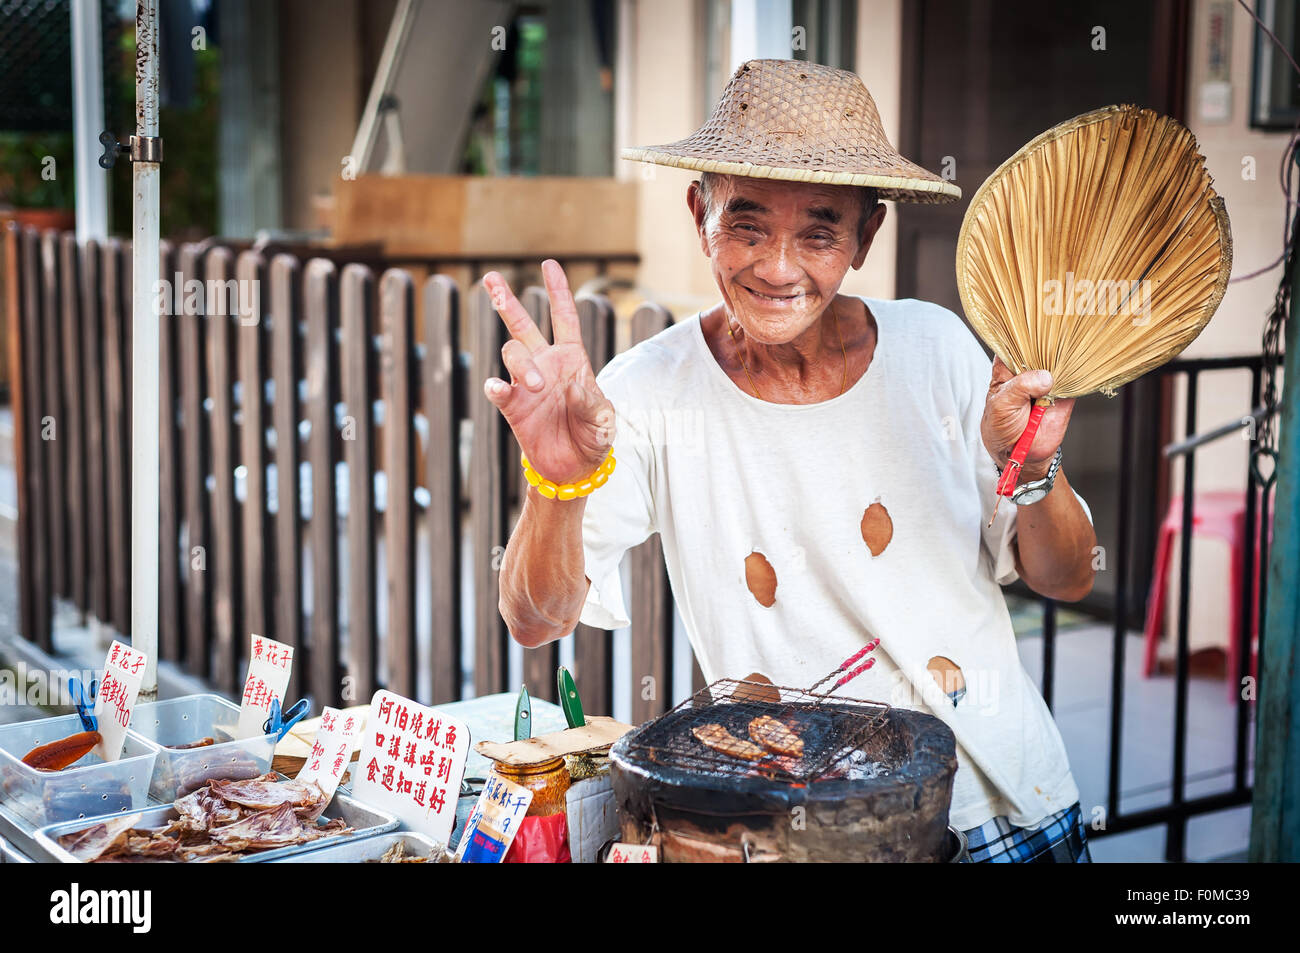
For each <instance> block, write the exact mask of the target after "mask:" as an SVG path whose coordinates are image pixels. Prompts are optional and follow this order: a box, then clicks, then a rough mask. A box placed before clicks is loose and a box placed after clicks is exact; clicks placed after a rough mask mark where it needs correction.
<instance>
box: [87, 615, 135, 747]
mask: <svg viewBox="0 0 1300 953" xmlns="http://www.w3.org/2000/svg"><path fill="white" fill-rule="evenodd" d="M145 661H146V657H145V654H144V653H143V652H140V651H137V650H136V649H133V648H130V647H128V646H125V645H123V644H122V643H121V642H118V641H116V640H114V642H113V644H112V645H110V646H109V647H108V656H107V658H105V659H104V677H103V678H101V679H100V680H99V694H97V695H96V696H95V721H96V724H97V725H98V726H99V734H100V736H101V738H102V740H101V741H100V743H99V744H98V745H96V746H95V748H94V752H95V754H97V755H99V756H100V757H101V758H103V759H104V760H105V761H116V760H117V759H118V758H120V757H121V756H122V745H123V744H125V743H126V726H127V725H129V724H130V723H131V710H132V709H133V708H135V698H136V696H137V695H138V694H140V682H141V681H143V680H144V669H145Z"/></svg>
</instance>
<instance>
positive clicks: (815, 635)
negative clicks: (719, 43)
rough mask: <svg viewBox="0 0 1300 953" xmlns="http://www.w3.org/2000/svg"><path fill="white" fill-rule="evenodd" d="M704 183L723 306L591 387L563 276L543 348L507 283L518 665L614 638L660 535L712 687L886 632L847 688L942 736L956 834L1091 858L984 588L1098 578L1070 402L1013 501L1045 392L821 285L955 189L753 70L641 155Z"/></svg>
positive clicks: (1055, 593)
mask: <svg viewBox="0 0 1300 953" xmlns="http://www.w3.org/2000/svg"><path fill="white" fill-rule="evenodd" d="M630 157H634V158H639V159H641V160H643V161H651V162H658V163H661V164H667V165H674V166H679V167H683V168H691V169H696V170H699V171H702V172H703V173H704V174H703V175H702V176H701V177H700V179H699V180H698V181H696V182H692V183H691V185H690V187H689V189H688V190H687V195H686V200H687V205H688V207H689V209H690V212H691V215H692V217H693V219H694V223H695V229H696V234H697V237H698V241H699V243H700V248H701V250H702V251H703V252H704V254H705V255H706V256H707V257H708V258H709V261H710V263H711V265H712V270H713V275H714V278H715V280H716V282H717V286H718V291H719V292H720V294H721V298H722V300H721V301H720V302H719V303H718V304H716V305H714V306H713V307H711V308H709V309H708V310H706V311H703V312H701V313H700V314H698V315H695V316H693V317H691V318H689V319H686V320H683V321H681V322H679V323H677V324H675V325H674V326H673V327H671V328H669V329H667V330H665V331H663V332H662V333H660V334H658V335H656V336H655V337H653V338H652V339H650V340H648V341H646V342H643V343H642V344H640V345H638V346H636V347H634V348H632V349H631V350H629V351H627V352H625V353H623V354H620V355H619V356H618V357H617V358H615V359H614V360H613V361H611V362H610V364H609V365H608V366H607V367H606V368H604V370H603V371H602V372H601V374H600V375H599V377H598V378H597V377H595V376H594V375H593V373H592V369H591V365H590V363H589V361H588V358H587V355H586V353H585V351H584V350H583V346H582V343H581V337H580V334H579V327H578V316H577V311H576V310H575V307H574V303H573V298H572V296H571V295H570V292H569V289H568V285H567V283H566V281H565V277H564V274H563V272H562V271H561V269H560V267H559V266H558V265H557V264H556V263H555V262H553V261H548V262H546V263H544V265H543V274H544V277H545V282H546V287H547V292H548V294H549V296H550V299H551V319H552V325H553V327H554V342H553V343H548V342H547V341H546V340H545V339H544V338H543V337H542V335H541V333H540V332H539V330H538V329H537V327H536V325H535V324H534V323H533V322H532V321H531V319H530V318H529V316H528V314H527V312H525V311H524V309H523V308H522V307H521V306H520V304H519V302H518V301H517V300H516V299H515V297H514V295H513V294H512V293H511V291H510V289H509V287H508V286H507V285H506V283H505V281H504V280H503V279H502V278H501V276H500V275H498V274H495V273H493V274H489V275H487V276H486V278H485V279H484V281H485V284H486V286H487V288H488V290H489V292H490V293H491V295H492V297H493V301H494V303H495V305H496V307H497V310H498V312H499V313H500V315H501V317H502V319H503V320H504V321H505V322H506V324H507V326H508V327H509V329H510V333H511V340H510V341H509V342H508V343H507V344H506V346H505V347H504V348H503V350H502V356H503V358H504V362H505V366H506V368H507V369H508V370H509V372H510V376H511V381H510V382H509V383H506V382H505V381H501V380H497V379H490V380H488V381H487V382H486V383H485V385H484V390H485V393H486V395H487V397H488V399H489V400H490V401H492V403H493V404H495V405H496V406H497V407H498V408H499V409H500V410H501V412H502V414H504V416H505V418H506V420H507V421H508V423H509V425H510V427H511V428H512V429H513V431H514V434H515V436H516V437H517V438H518V440H519V444H520V446H521V447H522V448H523V451H524V456H525V458H526V461H527V468H528V472H527V476H528V481H529V484H530V488H529V490H528V493H527V499H526V501H525V503H524V507H523V512H522V515H521V517H520V520H519V523H518V525H517V526H516V527H515V529H514V532H513V534H512V535H511V538H510V543H509V546H508V547H507V549H506V554H505V558H504V562H503V567H502V571H501V601H500V608H501V613H502V615H503V616H504V618H505V620H506V622H507V624H508V626H509V629H510V631H511V633H512V634H513V636H514V638H515V639H516V640H517V641H519V642H520V643H522V644H523V645H525V646H538V645H542V644H544V643H546V642H550V641H553V640H555V639H559V638H562V637H563V636H564V635H566V634H567V633H569V632H571V631H572V630H573V627H574V625H575V623H577V622H578V621H580V620H581V621H583V622H587V623H589V624H592V625H596V626H601V627H605V628H616V627H619V626H623V625H627V624H628V616H627V609H626V607H625V605H624V600H623V592H622V586H621V583H620V579H619V562H620V560H621V557H622V555H623V553H624V552H626V551H627V549H629V548H630V547H632V546H635V545H637V544H639V543H640V542H642V541H643V540H645V539H646V538H647V537H648V536H649V535H650V534H651V533H654V532H658V533H659V534H660V536H661V539H662V543H663V550H664V556H665V560H666V562H667V568H668V574H669V579H670V582H671V585H672V590H673V596H674V599H675V601H676V605H677V607H678V609H679V610H680V612H681V615H682V619H683V621H684V622H685V626H686V631H687V633H688V635H689V637H690V640H691V644H692V646H693V648H694V650H695V654H696V657H697V658H698V660H699V664H700V667H701V668H702V670H703V672H704V675H705V677H706V678H708V679H709V680H713V679H717V678H722V677H734V678H743V677H746V676H747V675H749V674H750V673H761V674H762V675H764V676H766V677H768V678H770V679H772V680H773V681H774V682H776V683H777V684H781V685H795V686H798V685H804V686H806V685H809V684H812V683H813V682H815V681H816V680H817V679H818V678H819V677H820V676H821V675H823V674H824V673H825V672H827V671H830V670H831V669H833V668H835V667H836V666H837V665H838V664H839V663H840V662H841V661H842V660H844V659H845V658H847V657H848V656H850V655H852V654H853V653H854V652H856V651H857V650H859V649H861V648H863V647H864V646H865V645H867V643H869V642H870V641H872V640H874V639H879V640H880V641H879V648H878V650H877V651H876V653H875V654H876V657H877V664H876V665H875V666H874V667H873V668H872V669H870V670H869V671H868V672H866V673H865V674H864V675H862V676H861V677H860V678H859V679H858V680H857V681H855V682H853V683H851V684H850V685H849V686H848V687H847V688H846V689H844V691H845V692H846V693H848V694H852V695H855V696H858V697H863V698H872V699H879V700H886V701H889V702H890V703H892V704H895V705H901V706H906V707H911V708H925V709H928V710H930V711H932V712H933V713H934V714H935V715H937V716H938V717H940V718H942V719H943V720H944V721H945V722H946V723H947V724H948V725H949V726H950V727H951V728H952V730H953V732H954V735H955V736H956V739H957V743H958V744H957V756H958V770H957V774H956V776H955V779H954V791H953V802H952V807H951V812H950V822H951V823H952V824H953V826H955V827H957V828H959V829H962V830H964V831H966V832H967V834H968V838H969V840H970V845H971V855H972V858H973V859H975V860H999V861H1012V860H1036V861H1065V862H1071V861H1081V860H1087V859H1088V853H1087V848H1086V845H1085V840H1084V837H1085V835H1084V826H1083V823H1082V819H1081V817H1080V810H1079V805H1078V799H1079V794H1078V789H1077V788H1076V786H1075V783H1074V780H1073V778H1072V777H1071V774H1070V768H1069V765H1068V763H1067V759H1066V754H1065V749H1064V746H1063V744H1062V742H1061V737H1060V734H1059V732H1058V731H1057V729H1056V726H1055V724H1054V723H1053V721H1052V718H1051V715H1050V713H1049V712H1048V711H1047V708H1046V706H1045V705H1044V703H1043V699H1042V697H1041V695H1040V694H1039V693H1038V691H1037V690H1036V688H1035V687H1034V684H1033V682H1032V681H1031V680H1030V678H1029V676H1028V674H1027V673H1026V672H1025V670H1024V667H1023V666H1022V665H1021V663H1020V660H1019V656H1018V654H1017V651H1016V644H1015V638H1014V635H1013V632H1012V628H1011V621H1010V617H1009V614H1008V612H1007V608H1006V603H1005V601H1004V599H1003V597H1002V593H1001V590H1000V588H999V584H1004V583H1007V582H1010V581H1012V580H1013V579H1014V578H1015V577H1016V576H1017V575H1019V576H1020V577H1021V578H1022V579H1024V580H1025V582H1026V583H1027V584H1028V585H1029V586H1031V587H1032V588H1033V589H1034V590H1035V591H1037V592H1040V593H1042V594H1044V595H1047V596H1051V597H1052V598H1054V599H1059V600H1064V601H1071V600H1077V599H1079V598H1081V597H1083V596H1084V595H1085V594H1086V593H1087V592H1088V591H1089V590H1090V588H1091V586H1092V581H1093V570H1092V552H1093V547H1094V545H1095V543H1096V538H1095V535H1094V533H1093V530H1092V525H1091V519H1090V515H1089V513H1088V511H1087V509H1086V507H1085V506H1084V505H1083V503H1082V500H1081V499H1080V498H1079V497H1078V496H1077V495H1076V494H1074V493H1073V492H1072V490H1071V489H1070V486H1069V481H1068V480H1067V478H1066V475H1065V471H1064V469H1063V468H1062V466H1061V454H1060V444H1061V440H1062V438H1063V436H1064V434H1065V429H1066V425H1067V423H1068V422H1069V419H1070V411H1071V405H1072V402H1071V401H1068V400H1062V401H1058V402H1056V404H1055V405H1054V406H1052V407H1051V408H1050V409H1049V410H1048V411H1047V413H1046V415H1045V416H1044V419H1043V422H1042V425H1041V428H1040V429H1039V431H1038V435H1037V437H1036V439H1035V441H1034V443H1033V446H1032V448H1031V451H1030V454H1029V457H1028V460H1027V462H1026V464H1025V466H1024V468H1023V470H1022V472H1021V473H1020V474H1019V487H1018V489H1017V491H1016V495H1015V496H1013V497H1012V498H1011V500H1012V502H1013V503H1015V504H1017V505H1005V504H1004V505H1003V506H1002V507H1001V509H1000V511H999V512H998V514H997V517H996V518H995V519H994V520H993V521H992V523H991V524H990V522H989V514H990V510H991V509H992V504H993V500H994V498H995V489H994V487H995V483H996V481H997V479H998V474H999V472H1000V466H999V465H1005V464H1006V463H1007V461H1008V459H1009V456H1010V452H1011V449H1012V447H1013V446H1014V444H1015V442H1016V440H1017V438H1018V437H1019V435H1020V433H1021V432H1022V430H1023V429H1024V426H1025V423H1026V421H1027V419H1028V416H1029V412H1030V406H1031V403H1032V401H1033V399H1034V398H1035V397H1038V396H1041V395H1044V394H1046V393H1048V391H1049V385H1050V375H1048V374H1047V372H1045V371H1030V372H1027V373H1024V374H1020V375H1018V376H1014V377H1013V376H1012V375H1011V373H1010V371H1009V370H1008V369H1007V368H1006V367H1005V366H1004V365H1002V364H1001V362H1000V361H998V362H994V363H993V364H992V365H991V366H990V363H989V361H988V359H987V358H986V357H985V355H984V352H983V351H982V350H981V348H980V346H979V344H978V343H977V342H976V340H975V339H974V337H973V336H972V335H971V333H970V332H969V331H968V330H967V328H966V327H965V325H964V324H963V322H962V321H961V319H960V318H959V317H957V315H955V314H953V313H952V312H950V311H948V310H946V309H944V308H941V307H939V306H937V305H933V304H929V303H926V302H923V301H917V300H911V299H909V300H904V301H891V300H884V299H875V298H860V297H855V296H850V295H843V294H840V293H839V288H840V285H841V283H842V282H843V280H844V277H845V275H846V274H847V273H848V271H849V269H850V268H855V269H856V268H861V267H862V264H863V262H864V261H865V260H866V257H867V253H868V251H869V250H870V248H871V243H872V240H873V239H874V237H875V235H876V233H877V232H878V231H879V229H880V226H881V224H882V223H883V222H884V220H885V215H886V207H885V206H884V205H882V204H881V203H880V199H881V198H888V199H893V200H895V201H946V200H950V199H952V198H955V197H957V196H959V195H960V193H959V192H958V190H957V189H956V188H955V186H953V185H951V184H950V183H948V182H945V181H943V180H942V179H940V178H938V177H937V176H935V175H933V174H931V173H929V172H927V171H925V170H924V169H921V168H920V167H918V166H915V165H913V164H912V163H910V162H908V161H907V160H906V159H904V158H903V157H902V156H900V155H898V153H897V152H895V151H894V149H893V148H892V147H891V146H890V144H889V142H888V140H887V138H886V137H885V135H884V133H883V131H882V130H881V128H880V121H879V118H878V115H877V113H876V109H875V105H874V103H873V102H872V101H871V98H870V95H869V94H868V93H867V90H866V88H865V87H864V86H863V85H862V82H861V80H859V79H858V77H857V76H855V75H853V74H852V73H847V72H844V71H840V70H832V69H828V68H826V67H820V66H815V65H813V64H809V63H799V62H792V61H777V60H765V61H753V62H750V63H747V64H745V65H744V66H743V67H741V69H740V70H738V71H737V73H736V75H735V76H734V77H733V78H732V80H731V82H730V83H729V84H728V87H727V90H726V91H725V92H724V93H723V96H722V99H721V101H720V102H719V104H718V107H717V108H716V109H715V111H714V114H713V116H712V117H711V118H710V119H709V121H708V123H706V124H705V126H704V127H703V128H702V129H701V130H700V131H699V132H698V133H696V134H695V135H694V136H692V137H690V138H688V139H686V140H682V141H681V142H678V143H673V144H671V145H667V146H659V147H655V148H653V149H649V150H632V151H631V156H630Z"/></svg>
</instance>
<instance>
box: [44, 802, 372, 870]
mask: <svg viewBox="0 0 1300 953" xmlns="http://www.w3.org/2000/svg"><path fill="white" fill-rule="evenodd" d="M140 813H141V817H140V820H139V822H138V823H139V825H140V826H141V827H163V826H165V825H166V824H168V823H170V822H171V821H173V820H175V819H176V817H177V813H178V812H177V810H176V807H175V805H172V804H167V805H164V806H163V807H155V808H149V809H146V810H144V811H142V812H140ZM116 816H117V815H115V814H113V815H106V817H107V818H111V817H116ZM321 817H322V818H323V819H324V820H327V821H328V820H333V819H334V818H336V817H341V818H343V820H344V821H346V822H347V824H348V826H349V827H351V828H353V831H352V833H351V834H331V835H330V836H328V837H322V838H321V839H319V840H314V841H311V842H310V843H308V844H293V845H291V846H289V847H276V848H275V849H273V850H264V851H261V852H259V853H256V854H249V855H247V856H246V857H240V858H239V860H238V861H237V863H262V862H263V861H267V860H272V859H274V858H277V857H287V856H288V855H290V854H296V853H301V852H303V851H307V850H312V849H315V848H317V847H319V846H322V845H325V844H335V843H338V842H339V841H347V842H350V841H353V840H360V839H362V838H365V837H370V836H372V835H374V834H383V833H385V832H387V831H391V830H393V829H394V828H395V827H397V818H396V817H394V816H393V815H392V814H389V813H388V812H387V811H381V810H378V809H376V808H373V807H370V806H369V805H367V804H362V803H361V802H360V801H358V800H356V799H355V798H351V797H348V796H347V795H346V794H338V793H336V794H335V795H334V800H332V801H330V804H329V807H327V808H326V809H325V813H324V814H322V815H321ZM104 819H106V818H88V819H86V820H77V821H66V822H65V823H62V824H50V825H48V826H47V827H42V828H41V829H40V830H38V831H37V832H36V842H37V844H39V845H40V847H41V848H42V849H43V850H44V851H45V852H46V853H47V854H49V855H50V856H51V857H53V858H54V859H55V860H56V861H58V862H59V863H64V864H77V863H80V861H79V860H77V859H76V858H75V857H73V856H72V855H71V854H70V853H68V852H67V851H66V850H64V849H63V848H62V847H60V846H59V837H60V836H61V835H63V834H71V833H72V832H74V831H84V830H85V829H86V828H87V827H89V826H90V825H91V824H92V823H94V822H95V821H99V820H104Z"/></svg>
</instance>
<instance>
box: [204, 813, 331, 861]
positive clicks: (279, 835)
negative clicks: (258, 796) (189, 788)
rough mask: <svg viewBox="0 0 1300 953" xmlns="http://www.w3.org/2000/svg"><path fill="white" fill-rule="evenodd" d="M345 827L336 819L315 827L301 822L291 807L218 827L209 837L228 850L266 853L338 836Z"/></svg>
mask: <svg viewBox="0 0 1300 953" xmlns="http://www.w3.org/2000/svg"><path fill="white" fill-rule="evenodd" d="M347 829H348V827H347V824H346V823H344V822H343V821H342V820H341V819H338V818H335V819H334V820H332V821H330V822H329V823H327V824H323V825H321V826H319V827H318V826H317V825H316V823H315V822H314V821H306V822H304V821H303V819H302V818H300V817H299V816H298V814H297V812H296V811H295V810H294V806H293V805H292V804H281V805H280V806H279V807H276V808H272V809H270V810H266V811H259V812H257V813H256V814H250V815H248V816H247V817H245V818H244V819H243V820H241V821H236V822H235V823H234V824H227V825H226V826H225V827H218V828H217V829H216V830H212V831H209V832H208V835H209V836H210V837H211V838H212V839H213V840H214V841H215V842H217V843H218V844H220V845H221V846H223V847H225V848H226V849H227V850H232V851H241V850H269V849H271V848H274V847H286V846H288V845H290V844H305V843H307V842H308V841H313V840H316V839H317V838H319V837H327V836H329V835H330V834H336V833H340V832H342V831H346V830H347Z"/></svg>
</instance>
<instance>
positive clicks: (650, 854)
mask: <svg viewBox="0 0 1300 953" xmlns="http://www.w3.org/2000/svg"><path fill="white" fill-rule="evenodd" d="M605 863H607V864H657V863H659V848H658V847H652V846H650V845H649V844H615V845H614V846H613V847H611V848H610V849H609V856H608V857H606V858H605Z"/></svg>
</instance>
